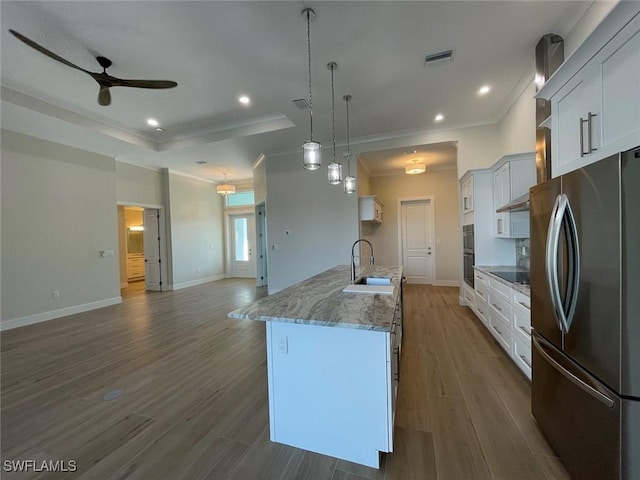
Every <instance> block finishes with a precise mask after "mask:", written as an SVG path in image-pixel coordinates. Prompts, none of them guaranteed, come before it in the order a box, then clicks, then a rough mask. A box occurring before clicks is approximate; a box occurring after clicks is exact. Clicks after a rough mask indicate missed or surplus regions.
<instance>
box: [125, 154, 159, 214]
mask: <svg viewBox="0 0 640 480" xmlns="http://www.w3.org/2000/svg"><path fill="white" fill-rule="evenodd" d="M116 175H117V183H116V196H117V198H118V203H120V204H121V205H122V204H126V205H154V206H161V205H164V194H163V191H162V182H163V181H164V177H163V174H162V172H161V171H160V170H153V169H150V168H143V167H136V166H135V165H129V164H128V163H123V162H116Z"/></svg>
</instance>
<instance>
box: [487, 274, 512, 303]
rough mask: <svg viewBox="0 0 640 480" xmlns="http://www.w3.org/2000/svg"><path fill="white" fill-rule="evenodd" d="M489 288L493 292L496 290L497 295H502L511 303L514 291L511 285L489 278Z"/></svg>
mask: <svg viewBox="0 0 640 480" xmlns="http://www.w3.org/2000/svg"><path fill="white" fill-rule="evenodd" d="M489 286H490V287H491V289H492V290H495V291H496V292H497V293H499V294H500V295H502V296H503V297H504V299H505V300H506V301H507V302H511V292H512V289H511V287H510V286H509V285H505V284H504V283H502V282H501V281H499V280H496V279H495V278H489Z"/></svg>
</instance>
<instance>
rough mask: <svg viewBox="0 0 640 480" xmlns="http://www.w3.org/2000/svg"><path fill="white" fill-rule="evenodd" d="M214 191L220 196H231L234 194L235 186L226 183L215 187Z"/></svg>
mask: <svg viewBox="0 0 640 480" xmlns="http://www.w3.org/2000/svg"><path fill="white" fill-rule="evenodd" d="M216 191H217V192H218V193H219V194H220V195H231V194H233V193H236V187H235V185H229V184H228V183H223V184H222V185H218V186H217V187H216Z"/></svg>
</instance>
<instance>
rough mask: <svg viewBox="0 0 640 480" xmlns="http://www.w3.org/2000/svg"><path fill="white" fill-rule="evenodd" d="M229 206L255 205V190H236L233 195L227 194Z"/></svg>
mask: <svg viewBox="0 0 640 480" xmlns="http://www.w3.org/2000/svg"><path fill="white" fill-rule="evenodd" d="M225 198H226V199H227V207H244V206H247V205H253V204H254V202H255V199H254V196H253V191H252V190H250V191H245V192H236V193H234V194H233V195H227V196H226V197H225Z"/></svg>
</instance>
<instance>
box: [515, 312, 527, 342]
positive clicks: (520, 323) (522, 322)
mask: <svg viewBox="0 0 640 480" xmlns="http://www.w3.org/2000/svg"><path fill="white" fill-rule="evenodd" d="M513 331H514V332H517V334H518V335H519V336H521V337H522V339H523V340H527V341H529V342H530V341H531V314H530V313H529V312H528V311H527V310H525V309H524V308H521V307H518V306H517V305H515V306H514V307H513Z"/></svg>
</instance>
